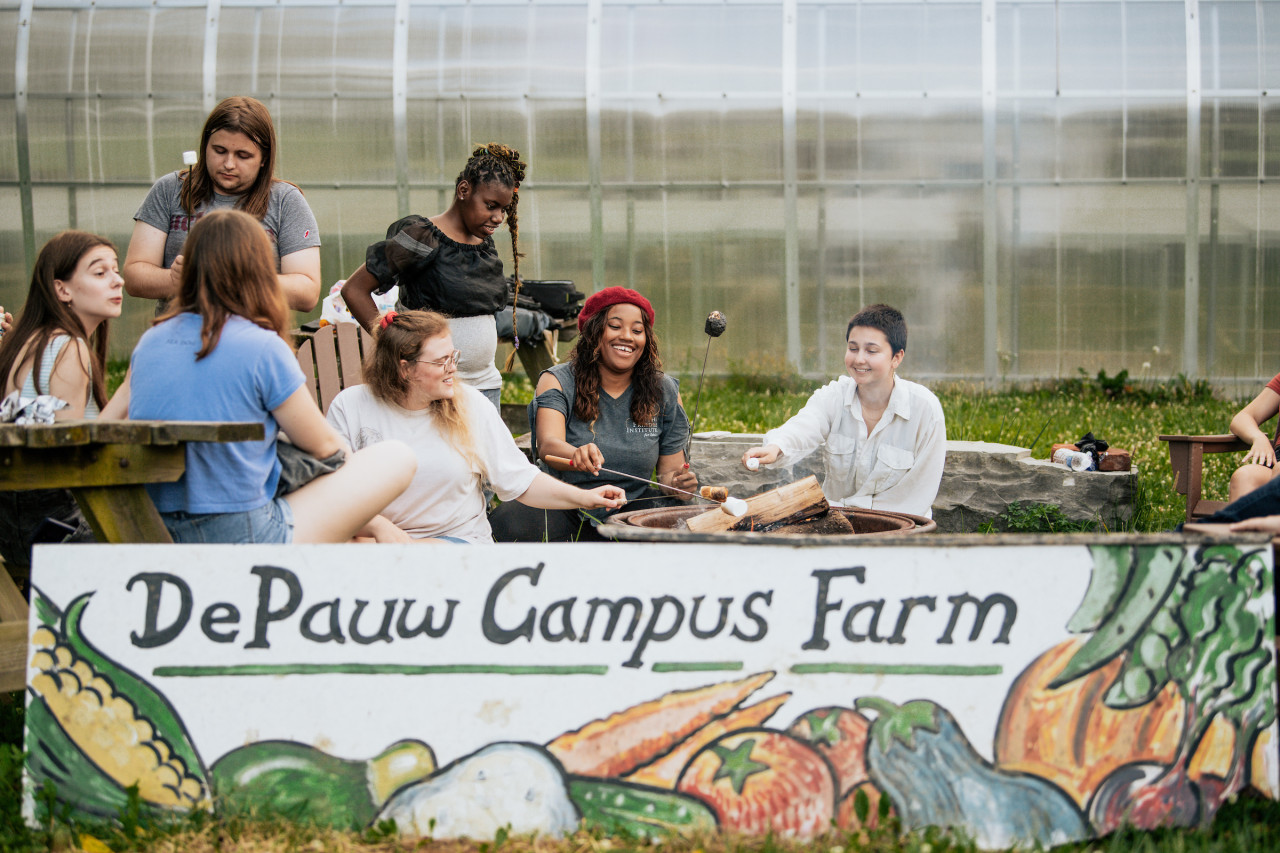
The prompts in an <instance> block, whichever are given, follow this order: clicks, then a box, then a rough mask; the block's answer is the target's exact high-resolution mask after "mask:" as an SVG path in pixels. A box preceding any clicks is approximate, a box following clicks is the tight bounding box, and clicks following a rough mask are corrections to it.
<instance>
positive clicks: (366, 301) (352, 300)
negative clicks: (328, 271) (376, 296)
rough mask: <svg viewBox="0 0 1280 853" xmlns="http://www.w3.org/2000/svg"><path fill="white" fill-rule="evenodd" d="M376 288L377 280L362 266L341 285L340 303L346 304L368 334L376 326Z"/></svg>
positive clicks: (371, 332)
mask: <svg viewBox="0 0 1280 853" xmlns="http://www.w3.org/2000/svg"><path fill="white" fill-rule="evenodd" d="M377 286H378V280H377V279H376V278H374V277H373V274H372V273H370V272H369V271H368V270H367V269H365V268H364V264H361V265H360V266H359V268H358V269H357V270H356V271H355V272H353V273H352V274H351V275H350V276H348V277H347V283H346V284H344V285H342V301H343V302H345V303H347V307H348V308H350V309H351V316H352V317H355V318H356V321H357V322H358V323H359V324H360V325H361V326H363V327H364V330H365V331H366V332H368V333H369V334H373V330H374V327H375V326H377V325H378V306H377V305H375V304H374V302H373V290H374V288H376V287H377Z"/></svg>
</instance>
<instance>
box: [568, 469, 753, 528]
mask: <svg viewBox="0 0 1280 853" xmlns="http://www.w3.org/2000/svg"><path fill="white" fill-rule="evenodd" d="M542 458H543V459H545V460H547V461H548V462H559V463H560V464H561V465H568V466H569V467H570V468H577V466H576V465H574V464H573V460H572V459H567V458H565V457H563V456H552V455H551V454H550V453H548V454H547V455H546V456H544V457H542ZM600 470H601V471H604V472H605V473H606V474H613V475H614V476H617V477H626V478H628V479H631V480H636V481H638V482H641V483H648V484H649V485H650V486H657V487H658V488H660V489H669V490H671V491H673V492H679V493H680V494H682V495H688V496H689V497H691V498H697V499H698V500H700V501H708V502H709V503H713V504H715V505H716V506H718V507H720V511H721V512H724V513H727V514H728V515H732V516H733V517H734V518H739V517H741V516H742V515H744V514H745V513H746V511H747V502H746V501H744V500H742V499H741V498H733V497H729V498H725V499H724V501H723V502H721V501H716V500H712V499H711V498H704V497H703V496H702V495H700V494H698V493H696V492H687V491H685V490H684V489H677V488H676V487H675V486H664V485H662V484H661V483H656V482H654V481H653V480H650V479H648V478H647V477H637V476H636V475H635V474H628V473H627V472H625V471H615V470H614V469H612V468H606V467H604V466H603V465H601V466H600Z"/></svg>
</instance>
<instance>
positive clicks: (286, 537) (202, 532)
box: [160, 498, 293, 545]
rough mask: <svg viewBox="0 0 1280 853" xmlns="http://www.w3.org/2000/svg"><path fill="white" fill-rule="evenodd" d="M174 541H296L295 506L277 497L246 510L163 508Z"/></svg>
mask: <svg viewBox="0 0 1280 853" xmlns="http://www.w3.org/2000/svg"><path fill="white" fill-rule="evenodd" d="M160 518H161V519H162V520H163V521H164V526H165V527H167V528H169V535H170V536H172V537H173V541H174V542H179V543H183V544H214V543H230V544H234V545H248V544H253V543H266V544H272V545H276V544H288V543H289V542H292V541H293V508H292V507H290V506H289V502H288V501H286V500H285V499H284V498H276V499H275V500H274V501H272V502H271V503H268V504H264V505H262V506H260V507H258V508H257V509H251V510H247V511H245V512H207V513H199V512H183V511H181V510H177V511H175V512H162V513H160Z"/></svg>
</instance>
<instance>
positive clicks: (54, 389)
mask: <svg viewBox="0 0 1280 853" xmlns="http://www.w3.org/2000/svg"><path fill="white" fill-rule="evenodd" d="M117 266H118V263H117V260H116V247H115V246H113V245H112V244H111V241H110V240H108V239H107V238H105V237H99V236H98V235H96V234H88V233H86V232H84V231H63V232H62V233H61V234H58V235H56V236H55V237H53V238H52V239H51V240H49V242H48V243H45V244H44V248H42V249H41V250H40V255H39V257H38V258H36V265H35V269H34V270H32V272H31V287H30V289H29V291H28V293H27V300H26V302H25V303H24V305H23V307H22V311H21V313H20V314H19V315H18V319H17V321H16V322H15V323H14V325H13V328H12V329H11V330H10V331H9V332H8V333H6V334H5V335H4V336H3V338H0V377H3V383H4V393H3V395H0V396H3V398H4V403H3V404H2V405H0V421H15V422H19V423H31V422H35V423H39V422H48V421H49V420H67V419H73V418H96V417H98V413H99V410H103V415H104V416H105V417H112V416H117V417H118V416H119V414H121V413H122V410H121V411H119V412H117V411H116V409H118V408H120V407H121V406H122V405H123V403H120V404H118V405H117V407H114V408H113V407H108V405H107V389H106V381H105V378H104V373H105V363H106V354H107V330H108V327H109V325H110V321H111V320H112V319H114V318H116V317H119V316H120V308H121V304H122V301H123V298H124V296H123V291H122V289H121V288H122V286H123V284H124V280H123V279H121V278H120V272H119V270H118V269H117ZM42 528H43V529H44V530H45V531H54V530H58V531H62V532H61V534H59V535H58V536H56V539H57V540H62V539H65V538H71V539H74V540H77V541H79V540H87V539H92V535H91V534H90V533H89V527H88V525H87V524H86V523H85V521H84V518H83V516H81V514H80V510H79V508H78V507H77V506H76V502H75V500H74V499H73V498H72V497H71V493H70V492H68V491H66V490H65V489H46V490H40V491H29V492H0V554H3V556H4V559H5V562H6V563H8V564H10V565H13V566H25V565H28V564H29V562H30V551H31V544H32V540H33V538H37V537H38V538H40V540H41V541H48V538H49V537H47V536H46V535H45V533H44V532H40V531H41V530H42Z"/></svg>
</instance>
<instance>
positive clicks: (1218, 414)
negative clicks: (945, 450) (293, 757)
mask: <svg viewBox="0 0 1280 853" xmlns="http://www.w3.org/2000/svg"><path fill="white" fill-rule="evenodd" d="M113 368H114V369H113V370H112V377H113V380H112V382H113V387H114V383H116V382H118V381H119V378H120V377H121V376H122V375H123V369H122V365H121V366H113ZM506 380H507V381H506V383H505V385H504V388H503V402H504V403H524V402H527V401H528V400H529V399H530V397H531V395H532V386H531V384H530V381H529V379H528V378H527V377H525V376H524V375H523V374H511V375H509V376H507V377H506ZM697 383H698V378H697V375H696V374H694V375H693V376H689V377H684V378H683V382H682V388H683V395H684V400H685V403H686V405H687V406H688V407H689V408H690V410H692V408H693V401H694V396H695V395H696V394H697ZM820 384H822V383H821V382H816V381H811V380H806V379H803V378H802V377H799V376H796V375H795V374H793V373H791V372H788V371H786V370H785V369H782V368H780V367H779V366H778V365H770V364H760V363H756V364H738V365H733V369H732V371H731V373H730V375H728V376H725V377H716V378H708V379H707V380H706V381H705V386H704V387H703V389H702V394H701V400H700V402H699V403H698V423H697V424H696V427H697V429H699V430H712V429H723V430H730V431H733V432H747V433H754V432H763V431H764V430H766V429H768V428H769V427H771V426H774V425H777V424H780V423H782V422H783V421H784V420H786V419H787V418H788V417H790V416H791V415H792V414H794V413H795V412H796V411H798V410H799V408H800V407H801V406H803V405H804V403H805V401H806V400H807V399H808V397H809V394H810V393H811V392H812V391H813V389H814V388H816V387H818V386H819V385H820ZM933 390H934V391H935V392H936V393H937V394H938V396H939V398H940V399H941V401H942V406H943V410H944V412H945V414H946V417H947V434H948V437H949V438H952V439H963V440H971V441H990V442H1000V443H1005V444H1013V445H1018V446H1024V447H1029V448H1031V449H1032V451H1033V455H1034V456H1036V457H1038V458H1044V457H1047V456H1048V450H1049V447H1050V445H1052V444H1053V443H1055V442H1071V441H1074V440H1075V439H1077V438H1079V437H1080V436H1081V435H1083V434H1084V433H1086V432H1093V434H1094V435H1095V436H1099V437H1101V438H1105V439H1106V440H1107V441H1109V442H1110V443H1111V444H1112V445H1113V446H1115V447H1121V448H1124V449H1126V450H1129V451H1130V452H1131V453H1132V455H1133V461H1134V464H1135V466H1137V469H1138V472H1139V473H1138V478H1139V479H1138V501H1137V506H1136V513H1135V516H1134V519H1133V521H1132V525H1131V529H1132V530H1136V531H1161V530H1168V529H1169V528H1171V527H1173V526H1174V525H1175V524H1176V523H1177V522H1178V521H1180V520H1181V518H1182V515H1183V511H1184V503H1183V499H1182V497H1181V496H1180V495H1178V494H1176V493H1175V492H1174V490H1173V483H1172V474H1171V472H1170V470H1169V461H1168V451H1167V449H1166V448H1165V447H1164V446H1163V445H1162V444H1161V443H1160V442H1159V441H1158V440H1157V439H1156V436H1157V435H1159V434H1160V433H1187V434H1204V433H1219V432H1223V431H1225V429H1226V425H1227V423H1228V422H1229V420H1230V418H1231V416H1232V414H1234V413H1235V412H1236V411H1237V410H1238V409H1239V408H1240V406H1241V405H1242V401H1240V400H1229V399H1223V398H1220V397H1217V396H1215V395H1214V394H1213V393H1212V392H1211V390H1210V389H1209V387H1208V386H1207V385H1205V384H1204V383H1192V382H1188V381H1186V380H1184V379H1181V378H1180V379H1177V380H1173V381H1163V382H1160V381H1154V380H1150V379H1139V380H1130V378H1129V377H1128V376H1127V374H1123V373H1122V374H1120V375H1117V376H1107V375H1106V374H1105V373H1100V374H1098V375H1097V376H1087V375H1084V374H1083V373H1082V374H1081V375H1080V376H1079V377H1076V378H1073V379H1070V380H1066V381H1059V382H1052V383H1044V384H1041V385H1037V386H1034V387H1029V388H1020V389H1012V390H1006V391H1000V392H994V391H990V390H987V389H985V388H982V387H979V386H975V385H959V384H957V385H943V386H933ZM691 413H692V412H691ZM1236 461H1237V460H1236V458H1235V456H1234V454H1219V455H1216V456H1213V457H1209V458H1207V459H1206V471H1205V482H1206V492H1207V493H1208V494H1214V495H1224V496H1225V493H1226V483H1227V479H1228V478H1229V477H1230V473H1231V470H1232V468H1233V467H1234V463H1235V462H1236ZM1055 510H1057V508H1056V507H1051V506H1044V505H1015V506H1013V507H1010V509H1009V510H1008V511H1006V513H1005V515H1004V516H1003V517H1002V519H1001V520H1000V524H999V525H997V526H998V527H999V528H1000V529H1008V530H1050V531H1053V530H1056V531H1062V532H1068V531H1072V530H1078V529H1080V528H1079V526H1078V524H1076V523H1073V522H1070V521H1069V520H1067V519H1065V518H1063V517H1062V514H1061V511H1060V510H1058V511H1056V512H1055ZM20 698H21V697H20V694H12V696H10V697H5V696H3V695H0V853H27V851H36V850H46V849H57V850H69V849H76V848H82V849H86V850H99V851H101V850H144V851H153V852H154V853H162V852H163V853H168V851H192V853H203V851H228V853H232V852H233V853H248V851H294V850H316V851H327V850H333V851H359V853H390V851H402V850H403V851H408V850H430V851H435V853H498V851H499V848H501V850H502V851H503V853H614V851H630V850H640V849H643V848H650V849H652V848H651V846H650V845H648V844H646V843H642V842H636V841H633V840H628V839H625V838H605V837H602V836H600V835H598V834H591V833H587V832H580V833H578V834H576V835H574V836H571V837H569V838H567V839H563V840H560V841H555V840H551V839H545V838H542V839H538V838H520V837H507V836H506V834H505V833H499V837H496V838H494V839H490V840H486V841H480V842H466V841H432V840H423V841H399V840H396V839H394V838H393V837H390V836H388V835H387V833H386V832H385V831H380V830H377V829H375V830H369V831H366V832H364V833H340V832H334V831H330V830H320V829H315V828H311V827H306V826H298V825H294V824H284V823H280V822H278V821H262V820H255V819H252V818H249V817H246V816H243V815H218V816H209V815H204V814H200V815H192V816H187V817H183V818H176V819H174V820H171V821H169V822H164V823H155V822H148V821H147V820H145V819H143V820H141V821H140V820H139V819H138V818H137V817H136V816H134V815H130V814H123V815H122V819H121V820H118V821H114V822H96V823H76V822H73V821H70V820H69V819H64V820H63V821H61V822H56V823H55V824H54V825H52V826H49V827H45V828H42V829H40V830H35V831H32V830H29V829H27V828H26V827H25V826H24V825H23V824H22V823H21V822H20V820H19V818H18V812H17V806H18V804H17V799H18V798H17V796H16V792H17V791H18V786H19V784H20V782H19V778H18V773H19V771H20V760H21V752H20V749H21V746H20V745H21V719H22V705H21V701H20ZM384 830H385V828H384ZM661 847H662V849H664V850H667V851H671V853H855V851H872V853H949V852H950V851H970V850H973V849H974V847H973V846H972V844H970V843H968V842H966V841H965V840H964V839H957V838H954V837H951V836H949V835H946V834H945V833H942V832H939V831H936V830H930V831H927V832H924V833H914V834H911V835H907V836H905V837H904V836H901V835H900V834H899V833H898V832H897V831H896V829H895V828H894V827H893V826H892V825H889V826H887V827H885V828H883V829H875V830H870V831H860V832H853V833H846V832H838V831H834V830H833V831H832V833H830V834H829V835H827V836H825V837H823V838H821V839H817V840H815V841H811V842H805V843H801V842H793V841H787V840H783V839H778V838H775V837H772V836H764V837H740V836H713V837H695V838H677V839H673V840H671V841H669V842H665V843H663V844H662V845H661ZM1056 849H1057V850H1060V851H1069V853H1086V851H1087V853H1122V851H1123V853H1146V852H1147V851H1149V853H1174V852H1175V851H1177V853H1183V852H1184V851H1185V853H1209V851H1215V853H1235V851H1239V853H1254V851H1260V850H1276V849H1280V804H1278V803H1276V802H1273V801H1270V800H1265V799H1262V798H1260V797H1257V796H1241V797H1240V798H1238V799H1236V800H1235V801H1233V802H1230V803H1228V804H1227V805H1226V806H1224V807H1223V809H1222V810H1221V811H1220V812H1219V814H1218V816H1217V818H1216V819H1215V821H1214V823H1213V824H1212V825H1211V826H1210V827H1207V828H1203V829H1194V830H1172V829H1170V830H1159V831H1155V832H1136V831H1122V832H1119V833H1116V834H1114V835H1111V836H1109V837H1107V838H1104V839H1100V840H1097V841H1091V842H1088V843H1080V844H1071V845H1066V846H1064V847H1061V848H1056Z"/></svg>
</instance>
